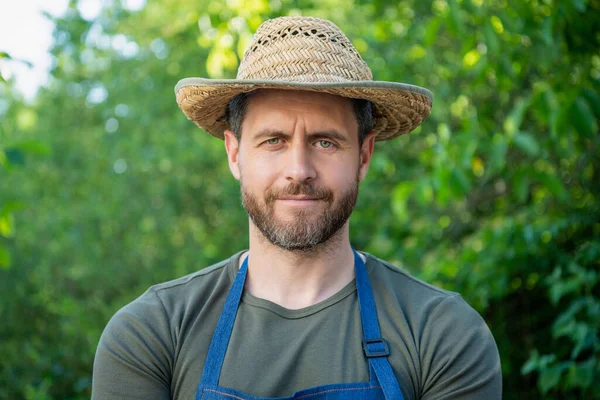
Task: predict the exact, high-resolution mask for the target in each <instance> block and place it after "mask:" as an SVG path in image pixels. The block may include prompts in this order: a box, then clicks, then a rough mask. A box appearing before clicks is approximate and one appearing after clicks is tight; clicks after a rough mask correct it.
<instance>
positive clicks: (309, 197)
mask: <svg viewBox="0 0 600 400" xmlns="http://www.w3.org/2000/svg"><path fill="white" fill-rule="evenodd" d="M277 200H286V201H288V200H299V201H310V200H321V198H320V197H311V196H282V197H279V198H278V199H277Z"/></svg>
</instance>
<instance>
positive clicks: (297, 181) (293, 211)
mask: <svg viewBox="0 0 600 400" xmlns="http://www.w3.org/2000/svg"><path fill="white" fill-rule="evenodd" d="M225 142H226V147H227V153H228V158H229V163H230V168H231V171H232V173H233V174H234V176H235V177H236V178H237V179H239V180H240V185H241V191H242V201H243V204H244V208H245V209H246V211H247V212H248V215H249V216H250V219H251V220H252V223H253V224H254V225H255V226H256V227H257V228H258V229H259V230H260V232H261V233H262V234H263V235H264V236H265V237H266V238H267V239H268V240H269V241H270V242H271V243H273V244H275V245H277V246H279V247H281V248H283V249H286V250H304V251H306V250H309V249H311V248H313V247H314V246H316V245H319V244H321V243H324V242H326V241H327V240H328V239H330V238H331V237H332V236H333V235H334V234H335V233H336V232H338V231H339V230H340V229H341V228H342V227H343V226H344V225H345V224H346V223H347V220H348V217H349V216H350V214H351V213H352V210H353V208H354V206H355V204H356V199H357V195H358V183H359V182H360V181H361V180H362V179H363V178H364V176H365V174H366V172H367V169H368V165H369V161H370V157H371V153H372V150H373V142H374V140H373V137H372V135H370V136H369V137H367V139H366V140H365V141H364V143H363V146H362V148H359V141H358V124H357V122H356V118H355V116H354V112H353V109H352V103H351V101H350V100H348V99H345V98H342V97H337V96H333V95H328V94H322V93H314V92H300V91H284V90H264V91H261V92H259V93H257V94H255V95H254V96H252V97H251V98H250V101H249V104H248V109H247V113H246V117H245V118H244V121H243V123H242V139H241V140H240V142H238V141H237V140H236V139H235V137H234V135H233V133H232V132H229V131H228V132H225Z"/></svg>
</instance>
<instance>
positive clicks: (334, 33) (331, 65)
mask: <svg viewBox="0 0 600 400" xmlns="http://www.w3.org/2000/svg"><path fill="white" fill-rule="evenodd" d="M257 89H290V90H310V91H317V92H324V93H330V94H334V95H338V96H343V97H350V98H359V99H366V100H370V101H371V102H372V103H373V106H374V107H373V113H374V117H375V126H374V128H373V131H374V132H375V134H376V136H375V138H376V140H387V139H392V138H395V137H396V136H399V135H402V134H404V133H408V132H410V131H412V130H413V129H415V128H416V127H417V126H419V124H420V123H421V122H423V120H424V119H425V118H426V117H427V116H428V115H429V112H430V110H431V104H432V100H433V95H432V93H431V92H430V91H429V90H427V89H424V88H421V87H418V86H413V85H408V84H403V83H395V82H380V81H373V75H372V74H371V69H370V68H369V66H368V65H367V64H366V63H365V61H364V60H363V59H362V58H361V56H360V55H359V54H358V52H357V51H356V49H355V48H354V46H353V45H352V43H351V42H350V41H349V40H348V38H347V37H346V36H345V35H344V33H343V32H342V31H341V30H340V29H339V28H338V27H337V26H336V25H335V24H334V23H332V22H330V21H326V20H322V19H318V18H310V17H280V18H275V19H271V20H267V21H265V22H264V23H263V24H262V25H261V26H260V27H259V28H258V30H257V31H256V34H255V35H254V37H253V38H252V42H251V43H250V46H249V47H248V49H247V50H246V53H245V54H244V57H243V59H242V61H241V63H240V66H239V68H238V73H237V78H236V79H204V78H186V79H182V80H180V81H179V82H178V83H177V85H176V86H175V94H176V97H177V104H178V105H179V107H180V108H181V110H182V111H183V112H184V113H185V115H186V116H187V117H188V119H190V120H192V121H193V122H194V123H195V124H196V125H198V126H199V127H200V128H202V129H204V130H206V131H207V132H208V133H210V134H211V135H213V136H216V137H219V138H221V139H222V138H223V131H224V130H226V129H227V128H228V123H227V120H226V110H227V104H228V103H229V101H230V100H231V99H232V98H233V97H235V96H236V95H238V94H240V93H244V92H250V91H253V90H257Z"/></svg>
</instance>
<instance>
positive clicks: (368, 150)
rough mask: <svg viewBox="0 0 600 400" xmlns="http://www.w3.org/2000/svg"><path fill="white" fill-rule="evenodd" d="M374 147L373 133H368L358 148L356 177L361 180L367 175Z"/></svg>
mask: <svg viewBox="0 0 600 400" xmlns="http://www.w3.org/2000/svg"><path fill="white" fill-rule="evenodd" d="M374 147H375V134H374V133H373V132H371V133H369V134H368V135H367V136H366V137H365V140H364V141H363V144H362V147H361V149H360V165H359V172H358V179H359V181H362V180H363V179H365V177H366V176H367V171H368V170H369V165H370V164H371V157H372V156H373V149H374Z"/></svg>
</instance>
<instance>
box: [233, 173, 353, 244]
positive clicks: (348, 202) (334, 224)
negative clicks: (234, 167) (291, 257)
mask: <svg viewBox="0 0 600 400" xmlns="http://www.w3.org/2000/svg"><path fill="white" fill-rule="evenodd" d="M358 182H359V180H358V174H357V176H356V179H355V181H354V182H353V183H352V184H351V185H350V186H349V187H347V188H346V189H345V190H344V191H343V192H341V193H340V195H339V197H338V198H336V196H335V195H334V193H333V192H332V191H331V190H329V189H325V188H319V187H315V186H313V185H311V184H307V183H290V184H289V185H288V186H286V187H285V188H281V189H270V190H268V191H267V192H266V193H265V195H264V199H263V200H264V201H263V202H260V201H259V200H258V199H257V197H256V196H254V195H252V194H251V193H250V192H249V191H248V190H246V187H245V185H244V181H243V179H242V180H241V181H240V186H241V192H242V204H243V206H244V209H245V210H246V212H247V213H248V216H249V217H250V219H251V220H252V222H253V223H254V225H255V226H256V227H257V228H258V229H259V230H260V232H261V233H262V234H263V236H264V237H265V238H267V240H269V242H271V243H272V244H274V245H276V246H278V247H280V248H281V249H284V250H288V251H309V250H311V249H313V248H315V247H316V246H318V245H321V244H323V243H326V242H327V241H328V240H329V239H331V237H332V236H333V235H334V234H335V233H336V232H338V231H339V230H340V229H341V228H342V227H343V226H344V224H345V223H346V221H348V218H349V217H350V214H352V211H353V210H354V206H355V205H356V200H357V198H358ZM287 195H292V196H297V195H305V196H310V197H312V198H318V199H320V201H323V202H324V203H325V208H324V210H323V211H322V212H321V213H320V214H319V215H315V212H314V211H313V210H312V209H310V210H309V209H300V210H293V211H289V213H290V215H291V218H292V220H291V221H290V220H289V219H286V220H282V219H281V218H278V217H277V216H276V215H275V201H276V200H277V199H279V198H281V197H283V196H287Z"/></svg>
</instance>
